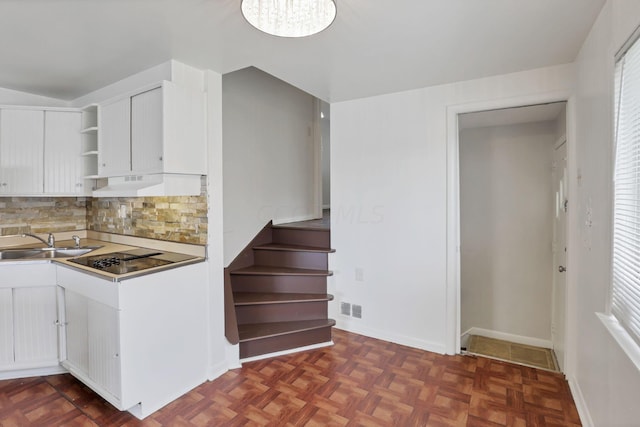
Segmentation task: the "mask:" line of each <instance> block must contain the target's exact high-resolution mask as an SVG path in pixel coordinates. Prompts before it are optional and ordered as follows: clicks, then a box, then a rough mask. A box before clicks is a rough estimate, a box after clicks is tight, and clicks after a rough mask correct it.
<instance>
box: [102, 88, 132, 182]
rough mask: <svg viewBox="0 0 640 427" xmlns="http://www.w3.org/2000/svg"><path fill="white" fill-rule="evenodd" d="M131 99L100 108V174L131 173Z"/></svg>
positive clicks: (116, 174)
mask: <svg viewBox="0 0 640 427" xmlns="http://www.w3.org/2000/svg"><path fill="white" fill-rule="evenodd" d="M130 121H131V98H124V99H121V100H118V101H115V102H111V103H109V104H104V105H101V106H100V129H99V131H98V132H100V134H99V144H100V145H99V147H98V151H99V153H98V158H99V160H98V163H99V164H98V174H99V175H100V176H105V177H108V176H122V175H127V174H130V173H131V123H130Z"/></svg>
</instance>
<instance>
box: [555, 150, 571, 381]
mask: <svg viewBox="0 0 640 427" xmlns="http://www.w3.org/2000/svg"><path fill="white" fill-rule="evenodd" d="M553 186H554V192H553V193H554V195H555V210H554V221H553V268H554V272H553V296H552V306H553V307H552V314H551V341H552V343H553V350H554V351H555V353H556V358H557V359H558V364H559V368H560V370H563V369H564V355H565V339H566V337H565V334H566V317H565V310H566V304H567V285H566V265H567V264H566V260H567V243H566V221H567V209H568V197H567V188H568V186H567V144H566V139H563V140H562V141H560V142H559V144H558V145H556V147H555V151H554V158H553Z"/></svg>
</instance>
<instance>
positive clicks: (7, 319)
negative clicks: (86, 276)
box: [0, 263, 60, 371]
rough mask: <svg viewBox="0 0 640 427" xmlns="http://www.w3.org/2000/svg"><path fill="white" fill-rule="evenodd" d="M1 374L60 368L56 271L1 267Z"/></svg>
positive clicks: (43, 267) (39, 267) (41, 267)
mask: <svg viewBox="0 0 640 427" xmlns="http://www.w3.org/2000/svg"><path fill="white" fill-rule="evenodd" d="M0 277H1V279H0V371H17V370H27V369H39V368H46V367H56V366H57V365H58V364H59V352H58V348H59V347H58V341H59V329H60V328H59V324H60V322H59V321H58V303H57V296H56V286H55V267H53V266H52V265H51V264H49V263H42V264H29V265H3V266H1V267H0Z"/></svg>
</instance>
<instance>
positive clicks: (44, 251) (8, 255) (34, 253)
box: [0, 246, 102, 260]
mask: <svg viewBox="0 0 640 427" xmlns="http://www.w3.org/2000/svg"><path fill="white" fill-rule="evenodd" d="M101 247H102V246H80V247H77V248H75V247H74V248H20V249H3V250H0V260H7V259H42V258H47V259H49V258H73V257H76V256H80V255H84V254H86V253H88V252H91V251H93V250H95V249H98V248H101Z"/></svg>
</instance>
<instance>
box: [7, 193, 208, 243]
mask: <svg viewBox="0 0 640 427" xmlns="http://www.w3.org/2000/svg"><path fill="white" fill-rule="evenodd" d="M207 226H208V222H207V197H206V193H205V191H204V186H203V191H202V193H201V194H200V195H199V196H174V197H131V198H127V197H117V198H91V197H0V236H10V235H15V234H22V233H49V232H52V233H56V232H61V231H75V230H85V229H88V230H94V231H100V232H106V233H115V234H123V235H127V236H135V237H146V238H150V239H158V240H166V241H171V242H180V243H193V244H200V245H204V244H206V243H207V229H208V228H207Z"/></svg>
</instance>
